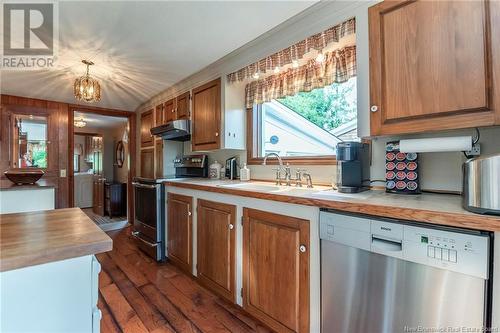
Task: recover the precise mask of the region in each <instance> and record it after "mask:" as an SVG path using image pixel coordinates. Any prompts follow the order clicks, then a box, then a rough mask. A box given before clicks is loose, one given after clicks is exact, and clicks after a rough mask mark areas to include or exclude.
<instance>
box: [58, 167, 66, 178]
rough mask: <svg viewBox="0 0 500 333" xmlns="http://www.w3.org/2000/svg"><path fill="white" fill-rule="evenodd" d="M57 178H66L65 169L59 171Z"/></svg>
mask: <svg viewBox="0 0 500 333" xmlns="http://www.w3.org/2000/svg"><path fill="white" fill-rule="evenodd" d="M59 177H62V178H65V177H66V169H61V170H59Z"/></svg>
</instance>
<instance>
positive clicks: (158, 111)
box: [155, 104, 163, 126]
mask: <svg viewBox="0 0 500 333" xmlns="http://www.w3.org/2000/svg"><path fill="white" fill-rule="evenodd" d="M161 124H163V104H160V105H157V106H156V108H155V126H160V125H161Z"/></svg>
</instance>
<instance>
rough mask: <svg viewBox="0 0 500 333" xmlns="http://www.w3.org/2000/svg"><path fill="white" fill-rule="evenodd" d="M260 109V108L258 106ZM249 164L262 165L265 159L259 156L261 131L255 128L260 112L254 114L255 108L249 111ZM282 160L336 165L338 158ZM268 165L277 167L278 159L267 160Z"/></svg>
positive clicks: (295, 162) (283, 157)
mask: <svg viewBox="0 0 500 333" xmlns="http://www.w3.org/2000/svg"><path fill="white" fill-rule="evenodd" d="M258 108H260V106H258ZM246 114H247V115H246V118H247V119H246V120H247V164H248V165H261V164H262V163H263V162H264V157H259V156H257V154H258V140H259V137H260V129H259V128H258V127H257V126H254V124H255V123H258V120H259V119H258V117H259V112H254V108H251V109H247V112H246ZM281 159H282V160H283V162H284V163H289V164H290V165H336V164H337V157H336V156H335V155H322V156H293V157H292V156H282V157H281ZM267 164H270V165H277V164H278V161H277V159H276V158H270V159H268V160H267Z"/></svg>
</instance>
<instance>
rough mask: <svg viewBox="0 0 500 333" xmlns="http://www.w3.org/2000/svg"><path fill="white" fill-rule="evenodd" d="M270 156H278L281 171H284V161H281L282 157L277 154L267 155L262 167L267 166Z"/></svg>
mask: <svg viewBox="0 0 500 333" xmlns="http://www.w3.org/2000/svg"><path fill="white" fill-rule="evenodd" d="M269 156H276V158H277V159H278V163H279V164H280V169H283V160H282V159H281V157H280V155H278V154H277V153H267V154H266V156H264V162H262V165H267V164H266V163H267V158H268V157H269Z"/></svg>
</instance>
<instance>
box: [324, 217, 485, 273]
mask: <svg viewBox="0 0 500 333" xmlns="http://www.w3.org/2000/svg"><path fill="white" fill-rule="evenodd" d="M320 238H321V239H322V240H328V241H332V242H336V243H340V244H343V245H346V246H352V247H355V248H358V249H361V250H365V251H369V252H373V253H378V254H381V255H386V256H389V257H394V258H398V259H402V260H406V261H411V262H414V263H418V264H423V265H427V266H433V267H437V268H442V269H447V270H450V271H454V272H459V273H463V274H467V275H472V276H477V277H480V278H482V279H488V269H489V259H488V258H489V241H490V239H489V237H488V236H487V235H483V234H471V233H468V232H467V231H465V230H464V231H463V232H461V230H460V229H457V231H455V230H453V231H449V230H442V229H437V228H428V227H425V226H423V225H422V226H420V225H418V226H417V225H413V224H411V225H409V224H404V223H397V222H388V221H381V220H377V219H376V218H367V217H361V216H352V215H345V214H337V213H331V212H324V211H322V212H320Z"/></svg>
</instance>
